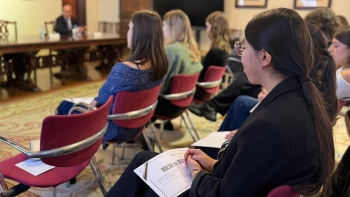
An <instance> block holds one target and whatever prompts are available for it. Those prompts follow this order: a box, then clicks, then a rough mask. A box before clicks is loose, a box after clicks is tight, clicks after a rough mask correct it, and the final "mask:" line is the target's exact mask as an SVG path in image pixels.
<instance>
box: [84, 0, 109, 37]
mask: <svg viewBox="0 0 350 197" xmlns="http://www.w3.org/2000/svg"><path fill="white" fill-rule="evenodd" d="M100 1H105V0H86V26H87V28H88V31H89V32H97V31H98V21H99V20H100Z"/></svg>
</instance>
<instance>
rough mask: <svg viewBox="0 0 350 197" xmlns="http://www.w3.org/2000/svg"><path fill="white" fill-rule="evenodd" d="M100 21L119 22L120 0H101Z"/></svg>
mask: <svg viewBox="0 0 350 197" xmlns="http://www.w3.org/2000/svg"><path fill="white" fill-rule="evenodd" d="M99 2H100V17H99V18H100V21H107V22H119V0H99Z"/></svg>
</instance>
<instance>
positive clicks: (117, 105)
mask: <svg viewBox="0 0 350 197" xmlns="http://www.w3.org/2000/svg"><path fill="white" fill-rule="evenodd" d="M160 87H161V84H159V85H158V86H156V87H153V88H150V89H147V90H143V91H138V92H129V91H120V92H118V93H117V95H116V96H115V99H114V106H113V114H124V113H127V112H132V111H136V110H140V109H144V108H147V107H149V106H151V105H152V104H154V103H156V102H157V99H158V94H159V91H160ZM153 114H154V110H152V111H150V112H149V113H148V114H146V115H144V116H141V117H137V118H132V119H125V120H113V122H114V124H116V125H118V126H120V127H124V128H129V129H132V128H140V127H142V126H145V125H146V124H147V122H148V121H149V120H150V119H151V118H152V116H153Z"/></svg>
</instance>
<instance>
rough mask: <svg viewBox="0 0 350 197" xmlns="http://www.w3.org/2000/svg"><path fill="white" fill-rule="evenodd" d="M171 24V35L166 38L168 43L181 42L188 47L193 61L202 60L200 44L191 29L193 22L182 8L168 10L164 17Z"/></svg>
mask: <svg viewBox="0 0 350 197" xmlns="http://www.w3.org/2000/svg"><path fill="white" fill-rule="evenodd" d="M163 20H164V22H165V23H166V24H167V25H168V26H169V32H170V37H169V38H166V39H165V40H166V44H167V45H169V44H173V43H174V42H179V43H182V44H185V45H186V46H187V47H188V51H189V53H190V57H191V59H192V62H194V63H197V62H199V61H200V58H201V55H200V52H199V50H198V44H197V42H196V41H195V39H194V37H193V33H192V29H191V23H190V20H189V19H188V16H187V15H186V14H185V13H184V12H183V11H181V10H172V11H169V12H167V13H166V14H165V15H164V18H163Z"/></svg>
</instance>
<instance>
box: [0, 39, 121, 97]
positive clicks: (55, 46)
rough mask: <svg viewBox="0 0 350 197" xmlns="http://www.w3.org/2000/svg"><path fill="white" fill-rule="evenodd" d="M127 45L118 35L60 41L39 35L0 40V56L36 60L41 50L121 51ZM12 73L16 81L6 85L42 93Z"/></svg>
mask: <svg viewBox="0 0 350 197" xmlns="http://www.w3.org/2000/svg"><path fill="white" fill-rule="evenodd" d="M126 44H127V40H126V38H120V37H119V35H116V34H102V36H100V37H93V36H79V37H71V36H61V37H60V38H59V39H49V38H40V37H39V36H38V35H34V36H19V37H18V38H17V40H14V39H13V40H10V39H9V40H7V39H0V54H2V55H4V56H6V54H30V56H31V57H32V58H35V54H36V53H37V52H38V51H39V50H41V49H51V50H62V49H64V50H68V49H72V50H78V49H84V48H85V49H86V48H89V47H90V46H116V47H117V48H120V49H121V48H123V47H125V46H126ZM120 51H121V50H120ZM33 62H36V61H33ZM23 66H26V65H23ZM34 69H35V66H34ZM12 72H14V73H15V75H16V77H15V78H14V79H11V78H10V79H7V81H6V82H5V83H10V84H11V83H16V84H17V87H18V88H20V89H25V90H29V91H40V89H39V88H38V87H37V86H36V85H35V84H33V83H32V82H30V81H24V77H23V76H17V75H18V74H17V73H16V71H15V69H14V70H13V71H12ZM84 74H86V73H82V75H84ZM23 75H24V74H23ZM23 86H25V87H23Z"/></svg>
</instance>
